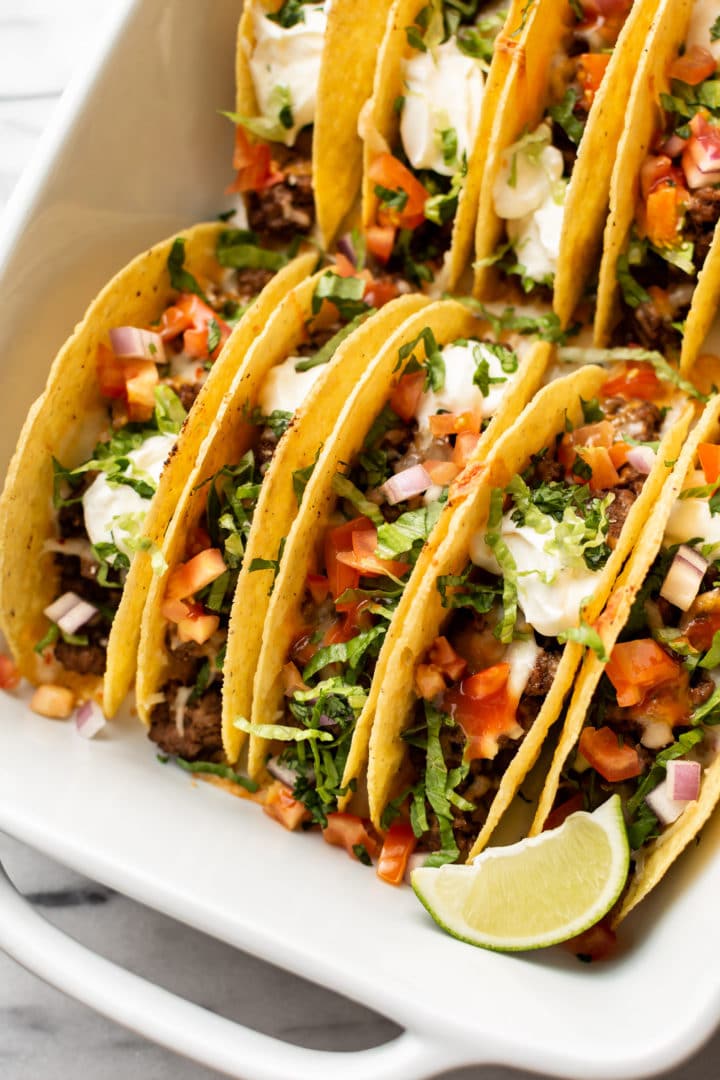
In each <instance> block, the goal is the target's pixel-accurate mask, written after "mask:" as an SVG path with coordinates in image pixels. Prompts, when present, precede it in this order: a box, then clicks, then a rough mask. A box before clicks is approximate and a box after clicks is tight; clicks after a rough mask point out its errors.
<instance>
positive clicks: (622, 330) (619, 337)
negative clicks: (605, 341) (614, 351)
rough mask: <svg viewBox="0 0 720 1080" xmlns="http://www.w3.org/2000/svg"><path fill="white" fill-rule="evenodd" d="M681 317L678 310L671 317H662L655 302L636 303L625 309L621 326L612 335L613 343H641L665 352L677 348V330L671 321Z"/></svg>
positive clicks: (646, 346) (645, 346)
mask: <svg viewBox="0 0 720 1080" xmlns="http://www.w3.org/2000/svg"><path fill="white" fill-rule="evenodd" d="M681 318H682V313H681V311H680V310H678V311H677V312H676V313H675V314H674V315H673V316H672V317H670V318H664V317H663V316H662V315H661V314H660V312H659V311H658V309H657V308H656V306H655V304H653V303H652V301H651V302H650V303H645V304H638V306H637V307H636V308H631V307H628V308H626V310H625V316H624V318H623V321H622V324H621V326H620V327H619V328H618V330H617V331H616V333H615V334H614V335H613V344H614V345H642V346H643V347H644V348H646V349H655V350H657V351H658V352H661V353H666V352H668V350H671V349H675V348H677V343H678V332H677V330H676V329H675V328H674V327H673V326H672V323H673V322H675V321H677V320H678V319H681Z"/></svg>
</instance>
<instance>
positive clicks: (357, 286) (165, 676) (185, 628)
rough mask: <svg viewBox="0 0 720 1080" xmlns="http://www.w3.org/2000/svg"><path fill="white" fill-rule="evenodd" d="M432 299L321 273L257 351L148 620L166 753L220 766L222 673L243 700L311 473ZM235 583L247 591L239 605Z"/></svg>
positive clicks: (209, 451) (184, 509)
mask: <svg viewBox="0 0 720 1080" xmlns="http://www.w3.org/2000/svg"><path fill="white" fill-rule="evenodd" d="M383 301H385V302H386V306H384V307H383V309H382V310H381V311H375V308H376V307H380V306H381V304H382V303H383ZM425 303H426V301H425V300H424V299H423V297H421V296H396V297H395V299H392V300H391V299H390V297H389V293H388V291H387V287H386V288H385V292H384V294H383V295H381V293H380V289H379V286H378V285H377V284H376V283H374V282H373V281H372V279H369V277H368V276H365V277H360V276H355V277H353V276H345V277H341V276H340V275H339V274H338V273H337V272H336V268H330V269H327V270H322V271H319V272H318V273H317V274H315V276H314V277H312V278H310V279H308V280H307V281H304V282H302V283H301V284H300V285H298V286H297V287H296V288H295V289H294V290H293V291H291V292H290V293H288V294H287V296H286V297H285V298H284V300H283V301H282V302H281V303H280V305H279V307H278V309H277V311H276V312H275V313H274V315H273V316H272V318H271V319H270V321H269V322H268V325H267V327H266V330H265V332H264V334H263V335H262V336H261V337H260V338H258V340H257V341H256V342H255V343H254V345H253V347H252V348H251V349H250V350H249V351H248V353H247V356H246V358H245V361H244V363H243V365H242V366H241V367H240V368H239V369H238V371H237V373H236V375H235V378H234V380H233V384H232V386H231V387H230V390H229V391H228V393H227V394H226V397H225V399H224V401H223V404H222V407H221V409H220V411H219V413H218V415H217V418H216V420H215V423H214V425H213V428H212V430H211V432H210V434H209V436H208V438H207V439H206V441H205V443H204V445H203V447H202V450H201V453H200V455H199V457H198V460H197V462H196V464H195V466H194V468H193V469H192V471H191V472H190V473H189V475H188V476H187V477H186V484H185V489H184V491H183V493H182V495H181V498H180V501H179V504H178V509H177V511H176V514H175V516H174V518H173V521H172V524H171V526H170V528H169V529H168V531H167V534H166V536H165V540H164V543H163V546H162V552H161V555H162V560H163V562H164V564H165V567H166V568H165V569H164V571H163V572H162V573H160V574H157V575H156V576H155V577H154V579H153V582H152V586H151V589H150V593H149V597H148V602H147V605H146V608H145V613H144V616H143V624H142V631H141V641H140V654H139V659H138V677H137V706H138V712H139V714H140V717H141V719H142V720H143V721H144V723H145V724H146V725H147V726H148V728H149V735H150V738H151V739H152V740H153V741H154V742H155V743H157V744H158V746H160V748H161V749H162V750H163V751H164V752H165V753H167V754H172V755H175V756H177V757H178V758H180V759H182V761H183V762H204V763H208V762H209V763H213V762H214V763H217V764H220V765H222V763H223V762H224V760H225V758H224V754H223V739H222V731H221V700H222V695H223V693H227V692H228V687H227V686H226V687H225V689H224V690H223V671H224V670H225V671H226V672H227V675H228V682H229V693H230V697H231V699H232V700H234V698H235V697H236V696H237V690H236V689H235V687H236V686H237V682H238V680H237V673H236V671H235V670H234V666H235V664H236V663H237V661H238V654H239V657H240V658H242V660H243V662H249V663H250V664H251V665H252V664H253V659H252V657H257V654H258V652H259V649H260V641H261V638H262V634H263V624H264V618H265V612H266V610H267V606H268V603H269V596H268V594H269V592H270V591H271V589H272V584H273V572H274V571H276V570H277V566H278V564H279V562H280V560H281V558H282V545H283V537H284V536H285V535H286V534H287V533H288V531H289V529H290V525H291V523H292V520H293V518H294V517H295V516H296V514H297V513H298V507H299V504H300V501H301V498H302V484H303V482H304V479H306V477H307V474H308V471H309V470H311V469H312V466H313V463H314V461H315V458H316V457H317V455H318V453H319V451H320V447H321V446H322V443H323V442H324V441H325V440H327V439H328V438H329V436H330V433H331V431H332V429H333V426H334V424H335V421H336V419H337V416H338V414H339V412H340V410H341V409H342V407H343V405H344V404H345V401H346V399H347V397H348V395H349V394H350V393H351V391H352V388H353V386H354V385H355V383H356V382H357V381H358V380H359V379H360V378H361V376H362V374H363V371H364V370H365V368H366V366H367V365H368V364H369V363H370V362H371V359H372V357H373V355H374V353H375V351H376V350H377V349H378V348H379V346H380V343H381V342H382V341H383V340H384V339H385V337H386V336H388V335H389V334H391V333H392V332H393V330H395V328H396V327H397V326H399V325H400V324H401V323H402V322H403V321H404V320H405V319H406V318H407V317H408V316H409V315H411V314H412V313H413V312H415V311H416V310H417V308H418V307H421V306H423V305H424V304H425ZM238 580H243V581H246V586H245V593H244V595H245V596H246V597H248V598H250V597H251V599H248V602H247V603H241V604H240V605H235V606H233V596H234V594H235V590H236V585H237V582H238ZM229 629H230V630H231V635H230V638H228V630H229ZM243 704H244V703H243ZM247 707H248V708H249V704H248V706H247ZM238 742H239V735H238ZM236 758H237V753H235V754H234V755H233V757H232V759H231V760H232V761H234V760H236Z"/></svg>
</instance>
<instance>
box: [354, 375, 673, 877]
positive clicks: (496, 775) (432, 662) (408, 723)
mask: <svg viewBox="0 0 720 1080" xmlns="http://www.w3.org/2000/svg"><path fill="white" fill-rule="evenodd" d="M608 376H610V377H608ZM655 389H656V396H655V399H654V400H648V399H647V398H642V399H638V398H627V397H624V396H621V392H619V391H618V388H617V386H616V385H614V383H613V372H612V371H610V372H608V371H607V370H603V369H601V368H599V367H595V366H591V367H585V368H583V369H581V370H580V371H577V372H575V373H574V374H572V375H569V376H566V377H565V378H563V379H559V380H556V381H554V382H552V383H551V384H550V385H548V386H546V387H545V388H544V389H543V390H541V391H540V393H539V394H538V395H536V397H535V398H534V400H533V401H532V402H531V404H530V405H528V406H527V408H526V410H525V411H524V412H523V414H522V415H521V416H520V418H519V419H518V421H517V422H516V424H515V425H514V426H513V427H512V428H511V429H510V430H509V431H508V432H507V433H506V434H505V436H504V437H503V438H502V439H501V440H500V441H499V442H498V443H497V444H496V446H495V448H494V449H493V451H492V452H491V454H490V456H489V457H488V459H487V461H486V462H485V463H484V467H483V468H482V469H481V470H480V471H479V472H478V474H477V475H476V476H475V477H473V478H472V480H471V486H470V490H469V492H468V495H467V498H466V501H465V503H464V505H463V506H462V507H461V508H460V509H459V510H458V512H457V513H456V514H455V516H454V518H453V521H452V524H451V527H450V530H449V532H448V535H447V538H446V539H445V542H444V544H443V546H442V548H440V549H439V550H438V552H437V554H436V556H435V558H434V560H433V563H432V566H431V568H430V572H428V573H427V574H426V576H425V579H424V581H423V582H422V585H420V586H419V587H418V589H417V590H416V593H415V596H414V597H413V614H412V618H407V617H406V621H405V630H404V633H403V635H402V637H401V638H400V640H399V641H398V642H397V644H396V647H395V649H394V651H393V655H392V656H391V657H390V658H389V660H388V670H389V671H391V672H393V673H394V676H393V677H390V678H388V679H387V680H386V681H385V684H384V685H383V687H382V688H381V690H380V695H379V698H378V704H377V711H376V716H375V724H374V726H373V731H372V736H371V742H370V762H369V769H368V790H369V796H370V810H371V814H372V820H373V822H374V823H375V824H376V826H377V827H379V828H381V829H382V830H383V831H385V830H388V829H389V832H388V840H389V843H390V845H391V850H393V849H394V848H395V847H396V846H397V847H398V848H402V850H403V853H404V854H403V860H399V861H397V862H393V863H392V864H391V866H390V867H389V868H388V874H387V875H385V874H384V872H383V870H384V867H383V862H384V860H382V859H381V863H380V868H381V876H388V878H389V879H390V880H399V879H400V878H402V871H403V866H404V863H406V861H407V857H408V856H409V854H410V852H411V851H412V850H413V848H414V847H416V846H417V847H418V848H419V850H420V851H421V852H423V853H426V854H427V855H428V856H429V862H428V865H441V864H443V863H445V862H453V861H455V860H458V859H460V860H461V861H464V860H465V859H466V858H469V857H472V856H474V855H475V854H477V853H478V852H479V851H480V850H482V848H483V847H484V846H485V844H486V843H487V841H488V838H489V837H490V835H491V834H492V832H493V830H494V829H495V827H496V826H497V824H498V822H499V821H500V818H501V817H502V815H503V814H504V812H505V810H506V809H507V807H508V806H509V804H510V802H511V800H512V799H513V797H514V795H515V793H516V792H517V791H518V789H519V785H520V784H521V783H522V781H523V779H524V777H525V776H526V774H527V772H528V771H529V769H530V768H531V767H532V765H533V764H534V762H535V760H536V758H537V756H538V754H539V752H540V749H541V747H542V745H543V742H544V740H545V738H546V736H547V734H548V731H549V730H550V727H551V726H552V724H553V723H554V721H555V720H556V719H557V717H558V715H559V713H560V709H561V707H562V703H563V699H564V697H565V695H566V694H567V692H568V690H569V688H570V685H571V683H572V679H573V675H574V673H575V670H576V668H577V666H578V664H579V662H580V660H581V658H582V655H583V652H584V647H583V646H584V645H585V644H589V645H591V646H593V645H595V646H596V645H597V635H596V632H595V631H594V630H593V622H594V620H595V619H596V618H597V616H598V615H599V614H600V612H601V610H602V608H603V606H604V604H605V601H606V600H607V597H608V595H609V593H610V589H611V587H612V584H613V581H614V579H615V577H616V575H617V573H618V571H619V570H620V568H621V567H622V564H623V562H624V560H625V559H626V558H627V556H628V554H629V552H630V551H631V550H632V548H633V546H634V544H635V543H636V541H637V537H638V535H639V533H640V529H641V526H642V523H643V521H644V520H645V518H646V517H647V515H648V513H649V511H650V509H651V507H652V505H653V503H654V502H655V500H656V498H657V497H658V493H659V491H660V489H661V487H662V484H663V481H664V480H665V478H666V477H667V476H668V475H669V472H670V465H669V464H668V462H669V460H670V459H671V458H674V457H676V456H677V452H678V450H679V447H680V444H681V443H682V441H683V438H684V436H685V433H686V431H687V428H688V425H689V423H690V420H691V417H692V415H693V409H692V406H686V405H685V404H684V402H685V399H684V397H683V396H682V395H679V394H678V393H677V391H676V388H675V386H674V385H673V384H669V385H663V384H661V383H660V380H657V385H656V388H655ZM666 407H669V408H670V411H669V412H668V413H667V415H665V414H664V409H665V408H666ZM638 440H641V441H643V442H645V441H647V440H651V441H653V442H655V441H656V440H659V448H658V451H657V455H654V454H653V460H652V462H651V463H650V464H649V471H648V469H646V468H645V467H643V470H642V471H640V470H639V469H638V468H636V467H634V466H633V465H632V464H630V463H628V461H627V455H628V453H629V452H630V450H631V448H632V445H633V443H634V442H636V441H638ZM461 482H462V478H461ZM400 614H402V615H405V616H407V612H406V611H403V612H402V613H399V615H398V617H400ZM398 875H399V877H398Z"/></svg>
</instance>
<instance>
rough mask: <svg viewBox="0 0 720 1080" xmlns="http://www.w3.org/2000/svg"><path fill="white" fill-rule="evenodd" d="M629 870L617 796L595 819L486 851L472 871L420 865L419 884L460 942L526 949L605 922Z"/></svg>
mask: <svg viewBox="0 0 720 1080" xmlns="http://www.w3.org/2000/svg"><path fill="white" fill-rule="evenodd" d="M598 856H600V858H598ZM629 865H630V848H629V844H628V840H627V833H626V830H625V823H624V820H623V815H622V807H621V803H620V799H619V797H618V796H617V795H613V796H612V797H611V798H610V799H608V801H607V802H605V803H603V805H602V806H601V807H599V808H598V809H597V810H596V811H595V812H594V813H592V814H588V813H585V812H580V813H577V814H572V815H571V816H570V817H569V818H568V819H567V820H566V821H565V822H564V823H563V824H562V825H561V826H560V827H559V828H558V829H553V830H552V831H550V832H546V833H541V834H540V835H539V836H536V837H533V838H531V839H526V840H522V841H520V843H519V844H513V845H511V846H510V847H505V848H495V849H490V850H487V851H485V852H483V853H482V854H481V855H479V856H478V857H477V858H476V859H475V860H474V862H473V863H471V864H468V865H466V866H443V867H439V868H437V869H435V868H429V867H421V868H419V869H417V870H415V871H414V872H413V875H412V886H413V889H414V891H415V894H416V896H417V897H418V899H419V900H420V902H421V903H422V904H423V906H424V907H425V908H426V909H427V911H428V912H429V913H430V915H431V916H432V918H433V919H434V920H435V922H436V923H437V924H438V926H440V927H441V928H442V929H443V930H445V931H446V932H447V933H449V934H451V935H452V936H453V937H456V938H458V939H459V940H460V941H465V942H467V943H468V944H470V945H476V946H479V947H480V948H485V949H492V950H494V951H497V952H520V951H525V950H530V949H541V948H546V947H547V946H549V945H556V944H559V943H560V942H562V941H567V940H568V938H572V937H575V936H576V935H577V934H580V933H582V932H583V931H584V930H587V929H588V927H590V926H592V925H594V924H595V923H597V922H599V920H600V919H602V918H603V916H604V915H606V914H607V912H608V911H609V910H610V909H611V908H612V906H613V904H615V902H616V901H617V899H618V897H619V896H620V893H621V892H622V890H623V888H624V886H625V882H626V880H627V875H628V870H629ZM533 924H534V925H533Z"/></svg>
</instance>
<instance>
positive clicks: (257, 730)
mask: <svg viewBox="0 0 720 1080" xmlns="http://www.w3.org/2000/svg"><path fill="white" fill-rule="evenodd" d="M233 724H234V726H235V727H236V728H237V729H238V730H239V731H244V732H245V733H246V734H247V735H256V736H257V738H259V739H277V740H278V741H279V742H306V741H307V740H308V739H319V740H320V742H331V741H332V734H331V733H330V732H329V731H321V730H320V728H299V727H290V726H289V725H288V724H251V723H250V721H249V720H246V719H245V717H244V716H238V717H237V719H236V720H234V721H233Z"/></svg>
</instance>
